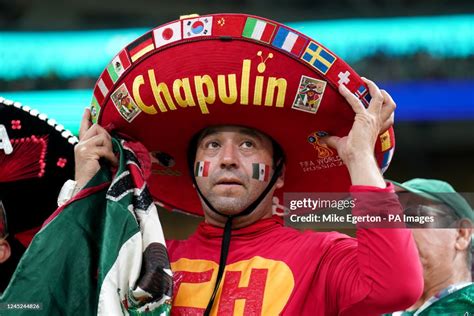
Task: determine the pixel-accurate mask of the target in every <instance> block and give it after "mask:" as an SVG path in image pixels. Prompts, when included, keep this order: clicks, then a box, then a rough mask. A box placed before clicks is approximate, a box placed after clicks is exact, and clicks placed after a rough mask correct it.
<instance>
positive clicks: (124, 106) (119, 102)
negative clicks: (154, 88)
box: [110, 83, 141, 123]
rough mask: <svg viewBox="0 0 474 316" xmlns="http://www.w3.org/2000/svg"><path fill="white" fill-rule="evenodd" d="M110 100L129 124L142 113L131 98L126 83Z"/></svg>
mask: <svg viewBox="0 0 474 316" xmlns="http://www.w3.org/2000/svg"><path fill="white" fill-rule="evenodd" d="M110 98H111V99H112V102H113V103H114V105H115V108H116V109H117V111H118V112H119V113H120V115H121V116H122V117H123V118H124V119H125V120H126V121H127V122H129V123H130V122H131V121H133V119H134V118H135V117H137V115H138V114H140V113H141V109H140V108H139V107H138V106H137V104H136V103H135V101H134V100H133V99H132V97H131V96H130V93H129V92H128V89H127V87H126V86H125V83H123V84H122V85H121V86H120V87H118V89H117V90H115V91H114V93H112V95H111V96H110Z"/></svg>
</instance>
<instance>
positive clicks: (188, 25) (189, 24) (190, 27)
mask: <svg viewBox="0 0 474 316" xmlns="http://www.w3.org/2000/svg"><path fill="white" fill-rule="evenodd" d="M210 35H212V16H205V17H201V18H195V19H189V20H184V21H183V38H191V37H196V36H210Z"/></svg>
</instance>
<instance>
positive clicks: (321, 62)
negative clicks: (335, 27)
mask: <svg viewBox="0 0 474 316" xmlns="http://www.w3.org/2000/svg"><path fill="white" fill-rule="evenodd" d="M301 59H303V60H304V61H305V62H307V63H308V64H310V65H311V66H313V67H314V68H315V69H317V70H318V71H320V72H321V73H322V74H324V75H325V74H327V72H328V71H329V69H331V66H332V65H333V64H334V62H335V61H336V59H337V58H336V57H335V56H334V55H333V54H331V53H330V52H329V51H328V50H326V49H325V48H323V47H322V46H320V45H319V44H316V43H315V42H313V41H311V42H310V43H309V45H308V47H306V49H305V51H304V53H303V56H301Z"/></svg>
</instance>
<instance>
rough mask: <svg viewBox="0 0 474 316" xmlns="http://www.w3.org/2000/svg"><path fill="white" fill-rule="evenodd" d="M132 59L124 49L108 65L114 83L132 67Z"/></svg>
mask: <svg viewBox="0 0 474 316" xmlns="http://www.w3.org/2000/svg"><path fill="white" fill-rule="evenodd" d="M130 65H131V63H130V59H128V56H127V52H126V51H125V50H122V51H121V52H120V53H119V54H118V55H117V56H115V58H114V59H113V60H112V62H111V63H110V64H109V65H108V66H107V71H108V72H109V75H110V78H111V79H112V81H113V83H116V82H117V80H118V79H119V78H120V76H121V75H122V74H123V73H124V72H125V70H127V69H128V68H129V67H130Z"/></svg>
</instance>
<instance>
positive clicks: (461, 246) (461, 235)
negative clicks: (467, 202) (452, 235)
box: [455, 219, 473, 251]
mask: <svg viewBox="0 0 474 316" xmlns="http://www.w3.org/2000/svg"><path fill="white" fill-rule="evenodd" d="M457 231H458V236H457V238H456V244H455V247H456V249H457V250H462V251H463V250H465V249H467V248H468V247H469V246H470V245H471V238H472V233H473V225H472V223H471V221H470V220H468V219H462V220H461V221H460V222H459V226H458V228H457Z"/></svg>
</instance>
